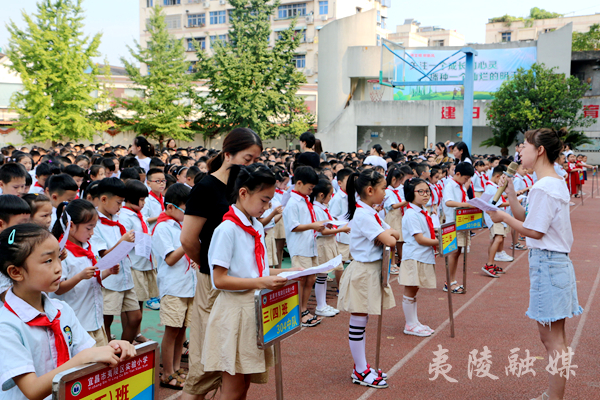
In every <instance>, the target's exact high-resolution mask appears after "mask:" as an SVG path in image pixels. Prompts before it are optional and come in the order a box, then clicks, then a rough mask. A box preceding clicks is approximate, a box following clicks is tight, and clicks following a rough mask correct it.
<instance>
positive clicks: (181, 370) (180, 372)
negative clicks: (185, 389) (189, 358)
mask: <svg viewBox="0 0 600 400" xmlns="http://www.w3.org/2000/svg"><path fill="white" fill-rule="evenodd" d="M175 373H176V374H177V375H179V377H180V378H181V379H184V380H185V378H187V374H188V371H186V370H185V369H184V368H179V369H178V370H177V371H175Z"/></svg>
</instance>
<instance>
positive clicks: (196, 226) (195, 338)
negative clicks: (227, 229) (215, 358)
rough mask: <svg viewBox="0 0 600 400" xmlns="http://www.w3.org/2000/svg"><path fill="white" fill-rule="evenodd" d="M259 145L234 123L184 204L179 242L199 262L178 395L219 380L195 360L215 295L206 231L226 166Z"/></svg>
mask: <svg viewBox="0 0 600 400" xmlns="http://www.w3.org/2000/svg"><path fill="white" fill-rule="evenodd" d="M262 149H263V146H262V141H261V140H260V138H259V137H258V135H257V134H256V133H255V132H254V131H253V130H251V129H248V128H236V129H234V130H232V131H231V132H229V134H228V135H227V137H226V138H225V140H224V141H223V150H222V151H221V152H220V153H219V155H217V156H216V157H213V158H212V159H210V160H209V161H208V169H209V174H208V175H207V176H205V177H204V178H203V179H202V180H201V181H200V182H198V183H197V184H196V185H194V188H193V189H192V192H191V193H190V198H189V200H188V202H187V204H186V211H185V217H184V220H183V228H182V230H181V245H182V246H183V249H184V250H185V253H186V254H187V255H188V256H190V258H191V259H192V260H194V261H195V262H196V263H197V264H198V265H199V266H200V270H199V271H198V272H197V277H198V283H197V285H196V294H195V297H194V308H193V311H192V312H191V316H190V317H191V326H190V345H189V350H190V359H189V367H190V368H189V373H188V376H187V378H186V381H185V386H184V388H183V394H182V396H181V399H182V400H201V399H204V397H205V395H206V394H207V393H208V392H210V391H211V390H213V389H216V388H217V387H218V386H219V385H220V384H221V372H206V373H205V372H204V368H203V366H202V364H201V362H200V360H201V357H202V345H203V343H204V333H205V330H206V324H207V322H208V317H209V315H210V310H211V309H212V306H213V303H214V301H215V299H216V298H217V295H218V291H217V290H214V289H213V287H212V283H211V280H210V268H209V265H208V248H209V247H210V241H211V239H212V235H213V233H214V231H215V229H216V228H217V226H219V224H220V223H221V222H222V221H223V215H225V213H226V212H227V211H229V196H230V194H231V191H232V189H233V183H234V182H235V179H236V177H235V176H233V175H230V167H231V166H232V165H250V164H253V163H255V162H256V161H258V158H259V157H260V155H261V152H262Z"/></svg>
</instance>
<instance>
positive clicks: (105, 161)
mask: <svg viewBox="0 0 600 400" xmlns="http://www.w3.org/2000/svg"><path fill="white" fill-rule="evenodd" d="M100 165H101V166H103V167H104V171H105V174H106V177H107V178H112V177H115V178H118V177H119V172H120V171H119V169H118V168H117V165H116V164H115V161H114V160H113V159H111V158H102V160H101V161H100Z"/></svg>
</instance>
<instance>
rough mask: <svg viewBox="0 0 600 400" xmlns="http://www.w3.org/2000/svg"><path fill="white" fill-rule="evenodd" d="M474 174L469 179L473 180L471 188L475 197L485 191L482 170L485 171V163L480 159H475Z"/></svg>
mask: <svg viewBox="0 0 600 400" xmlns="http://www.w3.org/2000/svg"><path fill="white" fill-rule="evenodd" d="M473 167H474V168H475V176H473V178H472V179H471V181H473V190H474V191H475V197H481V195H482V194H483V192H484V191H485V178H484V172H485V171H486V169H487V168H486V166H485V163H484V162H483V161H481V160H479V161H475V165H474V166H473Z"/></svg>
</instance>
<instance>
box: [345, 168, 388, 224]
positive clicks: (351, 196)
mask: <svg viewBox="0 0 600 400" xmlns="http://www.w3.org/2000/svg"><path fill="white" fill-rule="evenodd" d="M382 180H383V175H381V174H380V173H379V172H377V171H375V170H374V169H365V170H364V171H363V172H361V173H360V174H358V173H357V172H355V173H353V174H352V175H350V176H349V177H348V183H346V189H347V190H348V214H347V217H348V219H352V218H354V212H355V211H356V196H355V195H356V194H358V195H359V196H362V195H363V193H364V191H365V189H366V188H368V187H369V186H373V187H374V186H377V185H378V184H379V183H380V182H381V181H382Z"/></svg>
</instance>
